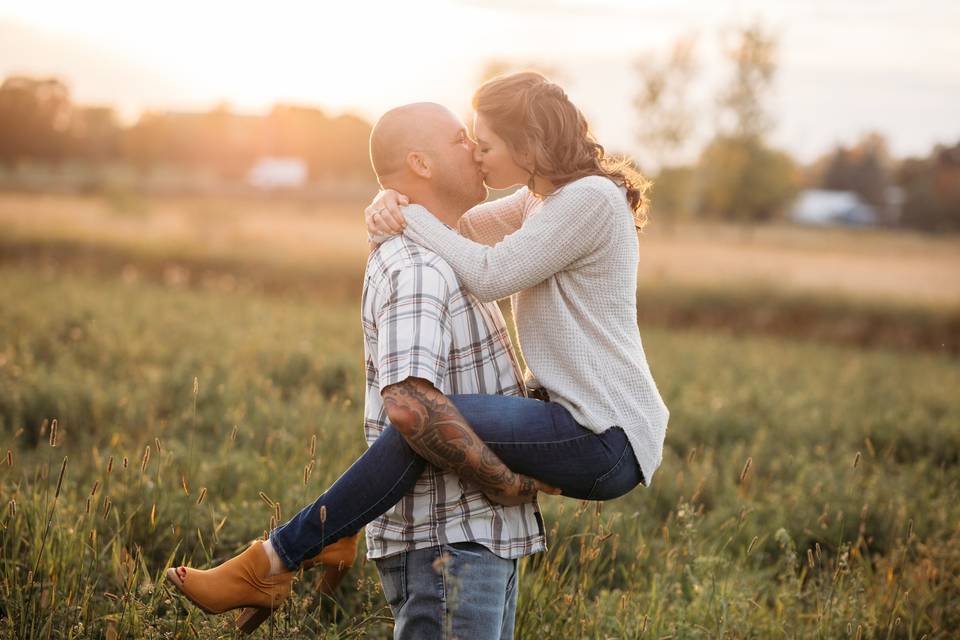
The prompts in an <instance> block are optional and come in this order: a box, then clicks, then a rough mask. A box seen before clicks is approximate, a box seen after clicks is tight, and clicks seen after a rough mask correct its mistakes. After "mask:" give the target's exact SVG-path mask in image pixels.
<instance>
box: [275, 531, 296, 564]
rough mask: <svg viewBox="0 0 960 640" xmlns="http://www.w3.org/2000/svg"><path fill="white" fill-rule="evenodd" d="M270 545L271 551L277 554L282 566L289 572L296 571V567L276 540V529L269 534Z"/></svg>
mask: <svg viewBox="0 0 960 640" xmlns="http://www.w3.org/2000/svg"><path fill="white" fill-rule="evenodd" d="M270 544H272V545H273V550H274V551H276V552H277V555H278V556H280V560H281V561H283V564H284V565H285V566H286V567H287V569H289V570H290V571H296V570H297V566H298V565H297V563H295V562H293V561H292V560H291V559H290V555H289V554H288V553H287V551H286V549H284V548H283V545H282V544H280V540H279V539H278V538H277V530H276V529H274V530H273V531H271V532H270Z"/></svg>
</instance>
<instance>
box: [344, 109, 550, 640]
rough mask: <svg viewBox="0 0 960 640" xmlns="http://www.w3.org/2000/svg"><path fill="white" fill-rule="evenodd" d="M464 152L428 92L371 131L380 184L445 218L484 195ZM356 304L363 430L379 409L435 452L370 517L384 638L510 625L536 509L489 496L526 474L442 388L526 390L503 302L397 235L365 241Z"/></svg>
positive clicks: (470, 150)
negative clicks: (479, 432)
mask: <svg viewBox="0 0 960 640" xmlns="http://www.w3.org/2000/svg"><path fill="white" fill-rule="evenodd" d="M474 151H475V148H474V143H473V141H472V140H471V139H470V137H469V136H468V135H467V129H466V127H465V126H464V125H463V123H462V122H461V121H460V119H459V118H457V117H456V116H455V115H454V114H453V113H451V112H450V110H448V109H446V108H445V107H442V106H440V105H437V104H432V103H419V104H412V105H406V106H403V107H399V108H397V109H393V110H391V111H389V112H387V113H386V114H384V116H383V117H382V118H381V119H380V120H379V121H378V122H377V124H376V126H375V127H374V129H373V132H372V134H371V137H370V159H371V162H372V163H373V167H374V170H375V171H376V173H377V177H378V179H379V181H380V184H381V185H382V186H383V187H384V188H391V189H395V190H397V191H399V192H400V193H403V194H406V195H407V196H408V198H409V199H410V202H411V203H413V204H419V205H422V206H423V207H425V208H426V209H427V210H429V211H430V212H432V213H433V214H434V215H435V216H436V217H437V218H439V219H440V220H441V221H443V222H444V223H446V224H447V225H449V226H451V227H453V228H457V223H458V221H459V220H460V217H461V216H462V215H463V214H464V213H465V212H466V211H467V210H468V209H469V208H470V207H472V206H474V205H476V204H478V203H479V202H481V201H483V199H484V198H485V197H486V188H485V187H484V185H483V176H482V175H481V173H480V171H479V166H478V165H477V163H476V161H475V159H474ZM362 306H363V310H362V316H363V327H364V353H365V356H366V362H367V395H366V405H365V411H364V414H365V418H366V421H365V422H366V427H365V432H366V437H367V441H368V443H369V444H371V445H372V444H373V443H374V442H375V441H376V440H377V438H378V436H380V435H381V434H382V433H383V432H384V430H385V429H388V430H392V429H390V428H389V427H388V420H389V423H390V424H392V425H393V427H395V428H396V429H397V430H398V431H399V432H401V433H402V435H403V438H404V440H405V441H406V443H407V444H409V446H410V447H412V448H413V449H414V450H415V451H416V452H417V453H418V454H420V456H422V457H423V458H425V459H426V460H428V461H430V462H431V463H433V464H432V465H426V466H425V471H424V472H423V474H422V476H421V477H420V480H419V481H418V482H417V484H416V486H415V488H414V489H413V491H411V492H409V493H408V494H407V495H406V496H404V497H403V498H402V499H401V500H400V502H399V503H398V504H397V505H396V506H395V507H394V508H393V509H391V510H390V511H388V512H387V513H386V514H385V515H383V516H381V517H380V518H378V519H376V520H374V521H373V522H372V523H370V524H369V525H368V526H367V548H368V554H367V557H368V558H370V559H373V560H375V561H376V564H377V569H378V571H379V573H380V577H381V581H382V582H383V590H384V595H385V596H386V598H387V602H388V603H389V604H390V607H391V609H392V610H393V614H394V619H395V621H396V626H395V629H394V638H397V639H414V638H416V639H418V640H423V639H431V638H438V639H439V638H450V637H456V638H464V639H467V638H469V639H471V640H500V639H502V638H512V637H513V626H514V625H513V621H514V612H515V607H516V597H517V559H518V558H520V557H522V556H525V555H529V554H532V553H536V552H538V551H541V550H543V549H544V548H545V541H544V535H543V525H542V520H541V518H540V514H539V511H538V509H537V505H536V502H535V501H528V502H522V503H521V504H518V505H516V506H502V505H500V504H495V503H493V502H491V501H490V500H489V499H488V498H487V496H486V495H485V492H486V493H487V494H499V495H506V494H512V495H521V494H524V492H525V491H526V492H529V484H528V481H529V479H525V478H524V477H523V476H520V475H519V474H514V473H513V472H511V471H510V470H509V469H507V468H506V467H505V466H503V463H502V462H500V460H499V459H498V458H497V457H496V455H494V454H493V452H492V451H490V450H489V449H488V448H487V447H486V445H484V444H483V442H482V441H480V440H479V438H477V437H476V435H475V434H473V432H472V430H470V427H469V425H467V424H466V422H465V421H464V420H463V417H462V416H461V415H460V414H459V412H458V411H457V410H456V408H455V407H454V406H453V404H451V403H450V401H449V400H448V399H447V397H446V395H445V394H447V393H454V392H455V393H488V394H504V395H522V391H521V389H522V386H521V381H520V380H518V376H517V368H516V366H515V356H514V354H513V352H512V348H513V347H512V345H511V344H510V340H509V337H508V334H507V330H506V326H505V324H504V321H503V317H502V315H501V314H500V309H499V307H497V305H496V304H495V303H486V304H482V303H479V302H478V301H477V300H476V299H475V298H473V297H472V296H471V295H469V294H468V293H467V292H466V291H465V290H464V289H462V288H461V287H460V284H459V282H457V278H456V276H455V275H454V273H453V271H452V270H451V268H450V267H449V266H448V265H447V263H446V262H444V260H443V259H442V258H440V257H439V256H438V255H436V254H434V253H432V252H430V251H428V250H427V249H425V248H423V247H421V246H419V245H417V244H415V243H414V242H412V241H411V240H410V239H408V238H406V237H405V236H403V235H399V236H393V237H392V238H391V239H389V240H387V241H386V242H385V243H384V244H382V245H380V247H379V248H377V249H376V250H375V251H373V252H372V253H371V255H370V257H369V260H368V262H367V271H366V276H365V281H364V290H363V305H362ZM438 425H443V428H437V426H438ZM450 425H453V426H454V428H453V429H450ZM450 434H452V435H453V437H451V438H449V439H447V440H445V438H447V437H448V435H450ZM441 469H452V471H443V470H441ZM464 480H466V482H464ZM534 493H535V492H534ZM530 497H531V499H532V496H530Z"/></svg>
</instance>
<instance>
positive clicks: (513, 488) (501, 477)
mask: <svg viewBox="0 0 960 640" xmlns="http://www.w3.org/2000/svg"><path fill="white" fill-rule="evenodd" d="M382 396H383V404H384V408H385V409H386V411H387V417H388V418H389V419H390V423H391V424H392V425H393V426H394V427H395V428H396V429H397V430H398V431H399V432H400V433H401V434H402V435H403V437H404V439H405V440H406V441H407V444H409V445H410V447H411V448H413V450H414V451H416V452H417V453H418V454H420V455H421V456H422V457H423V458H425V459H426V460H427V461H428V462H430V463H431V464H433V465H434V466H436V467H439V468H441V469H445V470H447V471H452V472H454V473H456V474H457V475H459V476H460V477H461V478H463V479H464V480H467V481H470V482H472V483H474V484H476V485H477V486H479V487H480V490H481V491H483V493H484V494H486V495H487V497H489V498H490V499H491V500H492V501H494V502H497V503H499V504H503V505H517V504H523V503H525V502H532V501H533V500H535V499H536V497H537V492H539V491H544V492H546V493H554V494H556V493H560V491H559V489H555V488H553V487H551V486H549V485H546V484H543V483H541V482H539V481H538V480H534V479H533V478H528V477H527V476H524V475H521V474H517V473H514V472H513V471H511V470H510V469H509V468H507V466H506V465H505V464H503V461H502V460H500V458H498V457H497V455H496V454H495V453H494V452H493V451H492V450H491V449H490V448H489V447H488V446H487V445H486V444H485V443H484V442H483V441H482V440H481V439H480V438H479V437H478V436H477V434H476V433H474V431H473V429H471V428H470V425H469V424H467V422H466V420H464V418H463V416H462V415H460V412H459V411H457V408H456V407H455V406H454V405H453V403H451V402H450V400H449V399H448V398H447V397H446V396H445V395H443V394H442V393H441V392H440V391H439V390H437V389H436V388H435V387H434V386H433V385H432V384H430V383H429V382H427V381H426V380H423V379H420V378H407V379H406V380H404V381H403V382H400V383H398V384H392V385H390V386H388V387H386V388H385V389H384V390H383V393H382Z"/></svg>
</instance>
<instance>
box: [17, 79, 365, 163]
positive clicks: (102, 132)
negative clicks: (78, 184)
mask: <svg viewBox="0 0 960 640" xmlns="http://www.w3.org/2000/svg"><path fill="white" fill-rule="evenodd" d="M369 136H370V124H369V123H368V122H366V121H365V120H363V119H362V118H358V117H356V116H352V115H341V116H336V117H331V116H328V115H326V114H325V113H324V112H323V111H321V110H320V109H316V108H313V107H303V106H293V105H277V106H275V107H274V108H273V109H272V110H271V111H270V112H269V113H268V114H267V115H265V116H259V115H242V114H238V113H233V112H231V111H230V110H229V109H228V108H227V107H226V106H223V105H221V106H219V107H217V108H215V109H212V110H211V111H209V112H205V113H175V112H160V111H147V112H145V113H143V114H142V115H141V116H140V118H139V119H138V120H137V121H136V122H135V123H134V124H132V125H129V126H123V125H122V124H121V123H120V122H119V118H118V117H117V114H116V112H115V111H114V110H113V109H112V108H110V107H99V106H81V105H76V104H74V103H73V102H72V100H71V98H70V93H69V89H68V88H67V86H66V85H65V84H64V83H63V82H62V81H61V80H59V79H56V78H30V77H22V76H16V77H9V78H7V79H6V80H5V81H4V82H3V84H2V85H0V165H3V166H6V167H13V166H16V165H17V164H18V163H23V162H33V163H40V164H57V163H63V162H65V161H80V162H87V163H108V162H123V163H127V164H129V165H131V166H134V167H137V168H138V169H143V170H149V169H151V168H155V167H162V166H176V167H181V168H187V169H197V170H204V171H208V172H213V173H214V174H216V175H217V176H219V177H220V178H223V179H226V180H238V179H242V178H243V177H244V176H245V175H246V173H247V171H248V170H249V169H250V167H251V166H252V165H253V164H254V163H255V162H256V161H257V159H258V158H261V157H264V156H295V157H298V158H301V159H303V160H304V161H305V162H306V164H307V166H308V170H309V176H310V179H311V180H319V179H329V178H363V179H371V176H372V174H371V171H370V167H369V161H368V157H367V141H368V139H369Z"/></svg>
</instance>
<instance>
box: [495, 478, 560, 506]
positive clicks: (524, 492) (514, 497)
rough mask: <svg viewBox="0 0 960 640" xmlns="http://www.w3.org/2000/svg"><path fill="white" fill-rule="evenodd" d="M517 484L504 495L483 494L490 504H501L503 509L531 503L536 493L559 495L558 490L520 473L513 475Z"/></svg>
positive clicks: (535, 497)
mask: <svg viewBox="0 0 960 640" xmlns="http://www.w3.org/2000/svg"><path fill="white" fill-rule="evenodd" d="M515 475H516V478H517V482H516V485H515V488H511V489H510V490H509V491H507V492H506V493H493V492H487V491H485V492H484V495H486V496H487V498H489V499H490V502H496V503H497V504H502V505H503V506H505V507H514V506H516V505H520V504H526V503H527V502H533V501H534V500H536V499H537V493H539V492H541V491H542V492H543V493H548V494H550V495H555V496H556V495H560V489H557V488H556V487H552V486H550V485H549V484H547V483H545V482H540V481H539V480H537V479H536V478H530V477H528V476H525V475H523V474H521V473H517V474H515Z"/></svg>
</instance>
